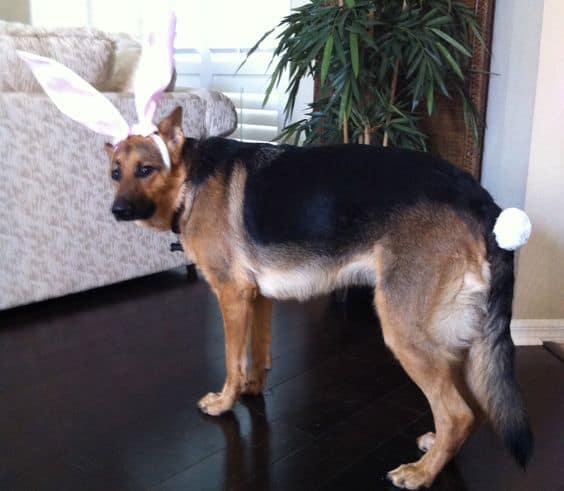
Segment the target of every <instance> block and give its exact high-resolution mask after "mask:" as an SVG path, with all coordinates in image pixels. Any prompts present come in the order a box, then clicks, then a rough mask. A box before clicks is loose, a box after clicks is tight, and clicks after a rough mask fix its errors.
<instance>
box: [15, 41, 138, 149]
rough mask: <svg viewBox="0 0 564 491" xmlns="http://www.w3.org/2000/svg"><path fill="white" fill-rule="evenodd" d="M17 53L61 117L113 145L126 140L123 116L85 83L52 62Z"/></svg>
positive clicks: (22, 52)
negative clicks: (98, 134)
mask: <svg viewBox="0 0 564 491" xmlns="http://www.w3.org/2000/svg"><path fill="white" fill-rule="evenodd" d="M17 53H18V55H19V57H20V58H21V59H22V60H24V61H25V62H26V63H27V64H28V65H29V67H30V68H31V70H32V72H33V75H35V78H36V79H37V81H38V82H39V85H41V87H43V89H44V90H45V92H46V93H47V95H48V96H49V98H50V99H51V100H52V101H53V103H54V104H55V105H56V106H57V107H58V108H59V110H60V111H61V112H62V113H64V114H66V115H67V116H68V117H69V118H71V119H74V120H75V121H77V122H79V123H81V124H83V125H84V126H86V127H88V128H90V129H91V130H93V131H95V132H96V133H101V134H103V135H108V136H111V137H112V138H113V143H117V142H118V141H120V140H123V139H125V138H127V135H128V133H129V127H128V125H127V122H126V121H125V119H124V118H123V116H122V115H121V114H120V113H119V111H118V110H117V109H116V107H115V106H114V105H113V104H112V103H111V102H110V101H109V100H108V99H107V98H106V97H105V96H103V95H102V94H100V92H98V91H97V90H96V89H95V88H94V87H92V86H91V85H90V84H89V83H88V82H86V81H85V80H84V79H82V78H81V77H79V76H78V75H77V74H76V73H74V72H73V71H72V70H70V69H69V68H67V67H66V66H64V65H62V64H61V63H59V62H57V61H55V60H52V59H50V58H44V57H43V56H38V55H34V54H32V53H27V52H25V51H18V52H17Z"/></svg>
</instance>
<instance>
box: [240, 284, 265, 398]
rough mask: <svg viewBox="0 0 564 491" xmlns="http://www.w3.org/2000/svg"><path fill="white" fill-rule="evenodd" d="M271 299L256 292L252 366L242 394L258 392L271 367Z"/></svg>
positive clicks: (252, 330)
mask: <svg viewBox="0 0 564 491" xmlns="http://www.w3.org/2000/svg"><path fill="white" fill-rule="evenodd" d="M271 324H272V300H270V299H269V298H265V297H263V296H262V295H260V294H257V296H256V299H255V301H254V305H253V319H252V328H251V355H252V368H251V370H250V372H249V373H248V374H247V377H246V379H245V381H244V385H243V388H242V393H243V394H252V395H258V394H260V393H261V392H262V391H263V389H264V387H265V385H266V372H267V370H270V368H271V367H272V355H271V350H270V346H271V344H272V327H271Z"/></svg>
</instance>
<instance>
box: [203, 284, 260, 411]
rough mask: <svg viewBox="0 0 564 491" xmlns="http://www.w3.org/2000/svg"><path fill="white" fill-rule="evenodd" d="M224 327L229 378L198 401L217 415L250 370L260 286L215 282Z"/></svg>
mask: <svg viewBox="0 0 564 491" xmlns="http://www.w3.org/2000/svg"><path fill="white" fill-rule="evenodd" d="M213 289H214V291H215V292H216V294H217V298H218V300H219V305H220V308H221V313H222V315H223V325H224V331H225V358H226V359H225V364H226V369H227V378H226V380H225V385H224V386H223V390H222V391H221V392H218V393H215V392H211V393H209V394H208V395H206V396H205V397H203V398H202V399H200V401H199V402H198V406H199V408H200V409H201V410H202V411H203V412H204V413H206V414H210V415H212V416H217V415H219V414H221V413H224V412H226V411H229V410H230V409H231V408H232V407H233V405H234V404H235V402H236V401H237V399H238V397H239V394H240V393H241V388H242V386H243V383H244V380H245V377H246V371H247V356H248V344H249V336H250V331H251V325H252V318H253V313H254V303H255V299H256V296H257V290H256V288H255V287H254V286H252V285H249V284H239V283H236V282H229V283H224V284H221V285H214V286H213Z"/></svg>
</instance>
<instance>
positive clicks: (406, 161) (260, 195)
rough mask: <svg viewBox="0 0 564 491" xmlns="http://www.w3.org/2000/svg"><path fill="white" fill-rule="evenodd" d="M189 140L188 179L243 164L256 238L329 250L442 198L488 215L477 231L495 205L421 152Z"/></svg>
mask: <svg viewBox="0 0 564 491" xmlns="http://www.w3.org/2000/svg"><path fill="white" fill-rule="evenodd" d="M191 145H192V146H194V144H193V143H191ZM197 146H198V151H197V152H196V154H197V157H196V158H195V159H194V161H193V165H192V166H191V175H190V179H191V180H192V181H193V182H194V183H196V184H200V183H202V182H204V181H205V180H206V179H207V178H209V177H210V176H212V175H217V174H218V173H222V174H224V175H225V176H226V178H227V179H228V178H229V176H230V175H231V173H232V171H233V169H234V167H235V165H243V166H244V167H245V168H246V170H247V182H246V185H245V197H244V205H243V218H244V225H245V228H246V230H247V232H248V233H249V235H250V238H251V239H252V240H253V241H254V242H255V243H257V244H259V245H274V244H296V245H305V246H307V247H310V248H314V249H315V250H316V251H317V252H319V253H327V254H332V253H336V252H337V251H340V250H341V249H342V248H343V247H347V248H348V247H350V246H351V245H354V243H355V242H363V239H365V238H366V236H367V234H374V230H372V229H371V225H374V224H380V225H383V224H384V222H385V220H386V219H387V218H388V217H389V216H390V214H391V213H393V212H396V211H401V209H404V208H406V207H410V206H414V205H416V204H418V203H440V204H445V205H450V206H452V207H453V208H454V209H455V210H457V211H458V212H460V214H461V216H463V217H465V218H467V217H468V216H470V217H473V218H474V219H475V220H477V221H478V222H479V223H484V222H488V224H489V225H490V228H489V229H487V228H486V229H485V230H491V227H492V226H493V221H492V220H495V217H497V215H498V214H499V212H500V209H499V207H498V206H497V205H495V203H494V202H493V200H492V198H491V196H490V195H489V194H488V193H487V191H485V190H484V189H483V188H482V187H481V186H480V184H479V183H478V182H477V181H476V180H475V179H474V178H473V177H472V176H471V175H470V174H468V173H466V172H464V171H462V170H461V169H459V168H457V167H455V166H453V165H451V164H449V163H448V162H445V161H444V160H441V159H439V158H437V157H434V156H432V155H430V154H428V153H422V152H414V151H408V150H399V149H388V148H381V147H374V146H368V145H327V146H320V147H295V146H291V145H279V146H275V145H270V144H262V143H260V144H257V143H242V142H237V141H235V140H227V139H224V138H210V139H208V140H204V141H202V142H199V143H198V144H197ZM269 155H270V156H271V158H268V156H269ZM238 162H240V164H238ZM483 230H484V229H483Z"/></svg>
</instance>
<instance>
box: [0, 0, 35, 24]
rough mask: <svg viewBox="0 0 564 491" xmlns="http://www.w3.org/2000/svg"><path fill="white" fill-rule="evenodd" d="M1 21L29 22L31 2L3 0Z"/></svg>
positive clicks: (25, 0) (0, 9) (0, 5)
mask: <svg viewBox="0 0 564 491" xmlns="http://www.w3.org/2000/svg"><path fill="white" fill-rule="evenodd" d="M0 19H2V20H7V21H11V22H29V0H2V1H1V2H0Z"/></svg>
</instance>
